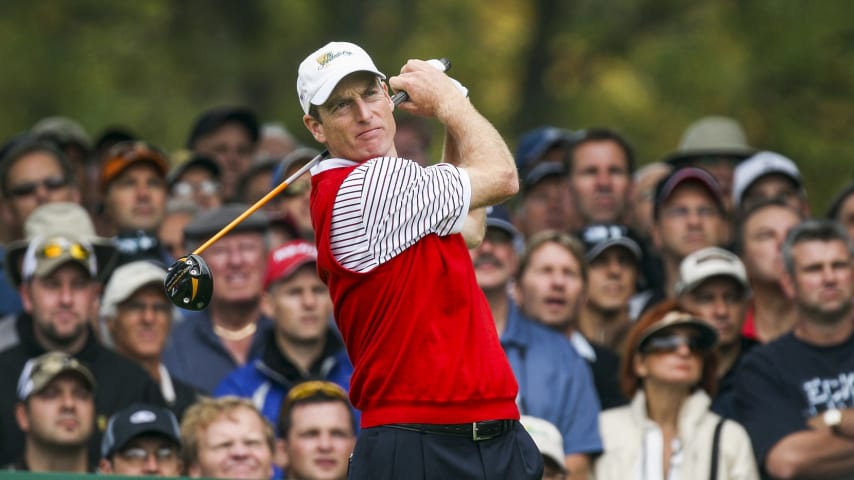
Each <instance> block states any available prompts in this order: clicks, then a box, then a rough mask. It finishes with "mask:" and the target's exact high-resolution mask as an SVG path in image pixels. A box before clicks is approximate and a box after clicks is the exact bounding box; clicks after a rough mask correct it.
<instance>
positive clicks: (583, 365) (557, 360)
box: [501, 302, 602, 455]
mask: <svg viewBox="0 0 854 480" xmlns="http://www.w3.org/2000/svg"><path fill="white" fill-rule="evenodd" d="M501 346H502V347H504V352H505V353H506V354H507V359H508V360H509V361H510V367H511V368H512V369H513V373H514V374H515V375H516V381H517V382H518V383H519V398H518V403H519V409H520V410H521V413H522V414H524V415H532V416H535V417H540V418H542V419H544V420H548V421H549V422H551V423H553V424H554V425H555V426H556V427H557V429H558V430H560V433H561V435H562V436H563V450H564V453H565V454H567V455H568V454H571V453H582V454H595V453H599V452H601V451H602V438H601V437H600V436H599V399H598V398H597V396H596V389H595V387H594V385H593V378H592V376H591V374H590V367H589V366H588V365H587V362H585V361H584V359H583V358H581V356H579V355H578V353H577V352H576V351H575V349H574V348H573V347H572V344H570V343H569V340H568V339H567V338H566V337H564V336H563V335H561V334H560V333H558V332H555V331H554V330H551V329H549V328H547V327H544V326H542V325H540V324H538V323H535V322H534V321H532V320H529V319H527V318H525V316H524V315H522V312H520V311H519V308H518V307H517V306H516V305H515V304H514V303H513V302H510V308H509V313H508V315H507V327H506V328H505V329H504V333H503V334H502V335H501Z"/></svg>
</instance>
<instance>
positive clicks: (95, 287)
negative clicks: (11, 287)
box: [0, 203, 163, 462]
mask: <svg viewBox="0 0 854 480" xmlns="http://www.w3.org/2000/svg"><path fill="white" fill-rule="evenodd" d="M24 230H25V232H26V233H27V240H22V241H19V242H15V243H13V244H11V245H10V246H9V251H8V252H7V255H6V260H7V262H6V267H7V274H8V275H9V276H10V278H11V279H12V281H13V283H14V284H15V286H16V287H18V289H19V292H20V294H21V298H22V300H23V304H24V312H23V313H21V314H19V315H18V316H17V317H16V319H15V321H14V324H13V325H12V328H9V329H8V331H7V332H6V334H5V335H4V337H3V339H4V340H5V341H6V347H5V351H3V352H2V353H0V371H3V372H19V371H21V369H22V368H23V366H24V364H25V363H26V362H27V360H28V359H30V358H32V357H35V356H38V355H40V354H42V353H44V352H46V351H61V352H65V353H67V354H70V355H74V356H75V357H77V358H78V359H79V360H80V361H82V362H85V363H86V364H87V366H88V367H89V368H90V369H91V371H92V374H93V375H94V377H95V379H96V380H97V382H98V384H99V386H100V387H99V389H98V391H97V392H96V394H95V413H96V419H97V423H98V425H99V426H100V429H98V430H96V431H95V434H94V435H93V436H92V439H91V440H90V455H91V457H90V459H91V460H92V461H93V462H94V461H97V459H98V458H99V452H98V445H99V444H100V438H101V431H102V430H103V425H105V424H106V419H107V418H108V417H109V415H111V414H112V413H114V412H115V411H117V410H119V409H121V408H123V407H126V406H128V405H130V404H132V403H134V402H138V401H145V402H153V403H156V404H159V405H162V404H163V398H162V397H161V395H160V392H159V389H158V387H157V385H156V384H155V383H154V381H153V380H152V379H151V377H149V376H148V374H147V373H146V372H145V370H143V369H142V368H141V367H139V366H138V365H137V364H136V363H134V362H132V361H131V360H128V359H126V358H124V357H122V356H120V355H119V354H117V353H115V352H113V351H112V350H110V349H108V348H106V347H104V346H103V345H102V344H101V343H99V342H98V340H97V337H96V335H95V332H94V331H93V329H92V325H93V324H94V321H95V320H96V315H97V306H98V297H99V295H100V292H101V284H100V278H101V277H100V276H99V275H101V274H102V273H103V272H105V271H106V270H107V269H108V266H109V265H110V263H111V260H112V258H113V255H114V253H115V248H114V247H112V245H111V244H110V242H109V241H108V240H107V239H104V238H101V237H96V236H95V230H94V227H93V226H92V222H91V219H90V218H89V216H88V214H87V213H86V211H85V210H83V207H81V206H80V205H77V204H74V203H50V204H47V205H43V206H41V207H39V208H37V209H36V210H35V211H33V213H32V215H30V218H28V219H27V222H26V224H25V227H24ZM14 382H15V378H14V375H0V462H5V461H9V460H10V459H11V458H13V457H14V456H16V455H17V454H18V453H19V452H20V448H21V445H22V441H23V440H22V439H23V435H22V434H21V431H20V430H19V429H18V427H17V425H16V424H15V422H14V419H13V418H12V413H11V412H12V411H13V408H12V407H13V405H14V402H15V396H14V391H15V385H14Z"/></svg>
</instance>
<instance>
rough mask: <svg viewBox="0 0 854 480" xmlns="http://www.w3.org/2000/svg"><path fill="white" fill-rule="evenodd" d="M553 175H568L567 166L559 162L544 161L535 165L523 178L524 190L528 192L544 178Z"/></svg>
mask: <svg viewBox="0 0 854 480" xmlns="http://www.w3.org/2000/svg"><path fill="white" fill-rule="evenodd" d="M552 177H566V167H564V166H563V164H562V163H559V162H542V163H540V164H539V165H537V166H535V167H534V168H532V169H531V171H530V172H528V173H527V174H526V175H525V176H524V178H523V179H522V192H523V193H528V192H529V191H530V190H531V189H532V188H534V187H536V186H537V185H539V184H540V182H542V181H543V180H545V179H547V178H552Z"/></svg>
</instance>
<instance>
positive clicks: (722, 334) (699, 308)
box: [676, 247, 757, 418]
mask: <svg viewBox="0 0 854 480" xmlns="http://www.w3.org/2000/svg"><path fill="white" fill-rule="evenodd" d="M676 295H677V299H678V300H679V304H680V306H681V307H682V308H684V309H685V310H687V311H689V312H691V313H693V314H695V315H697V316H698V317H699V318H700V319H702V320H705V321H706V322H708V323H709V325H711V326H712V327H714V329H715V330H717V332H718V344H717V347H716V349H715V350H716V352H717V354H718V361H717V371H716V372H715V373H716V374H717V379H718V388H717V394H715V395H714V396H713V400H712V411H713V412H715V413H717V414H718V415H721V416H722V417H726V418H733V416H734V414H735V412H734V408H735V407H734V402H735V399H734V396H735V391H734V386H733V385H734V384H733V381H734V379H735V374H736V372H737V371H738V366H739V365H740V364H741V361H742V359H743V358H744V355H745V354H746V353H747V352H748V351H749V350H750V349H751V348H753V347H754V346H755V345H757V342H756V341H755V340H751V339H748V338H744V337H743V336H742V335H741V329H742V324H743V323H744V314H745V311H746V310H747V302H748V299H749V298H750V284H748V283H747V272H745V270H744V264H742V263H741V260H739V259H738V257H737V256H735V254H733V253H731V252H728V251H726V250H723V249H721V248H717V247H709V248H704V249H702V250H698V251H696V252H694V253H692V254H691V255H688V256H687V257H685V260H682V265H680V267H679V281H678V282H677V283H676ZM707 393H708V392H707Z"/></svg>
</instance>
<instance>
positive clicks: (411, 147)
mask: <svg viewBox="0 0 854 480" xmlns="http://www.w3.org/2000/svg"><path fill="white" fill-rule="evenodd" d="M431 143H433V124H432V123H430V120H428V119H426V118H424V117H416V116H414V115H405V114H403V115H400V116H399V117H398V118H397V129H396V130H395V132H394V145H395V147H397V154H398V155H400V157H401V158H406V159H409V160H412V161H413V162H415V163H417V164H419V165H421V166H422V167H426V166H427V165H429V164H430V144H431Z"/></svg>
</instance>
